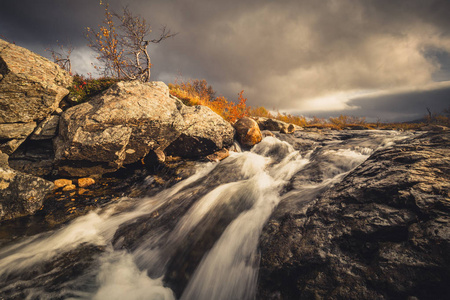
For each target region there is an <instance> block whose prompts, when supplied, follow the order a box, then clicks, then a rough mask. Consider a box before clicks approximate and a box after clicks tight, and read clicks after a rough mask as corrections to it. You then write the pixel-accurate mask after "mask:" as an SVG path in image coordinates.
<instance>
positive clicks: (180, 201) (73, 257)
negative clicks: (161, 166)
mask: <svg viewBox="0 0 450 300" xmlns="http://www.w3.org/2000/svg"><path fill="white" fill-rule="evenodd" d="M407 136H408V134H405V133H398V132H394V131H339V132H328V133H325V134H319V133H315V132H296V133H295V134H294V135H283V134H277V137H266V138H264V139H263V141H262V142H261V143H259V144H258V145H256V146H254V147H253V148H252V149H251V150H250V151H245V152H232V153H231V155H230V157H228V158H227V159H225V160H223V161H221V162H218V163H199V164H198V166H197V169H196V173H195V174H194V175H193V176H191V177H189V178H188V179H186V180H184V181H181V182H179V183H178V184H176V185H174V186H172V187H170V188H168V189H166V190H164V191H162V192H160V193H158V194H157V195H154V196H152V197H144V198H130V197H123V198H122V199H120V201H115V202H113V203H110V204H108V205H107V206H105V207H103V208H101V209H98V210H96V211H91V212H90V213H88V214H87V215H84V216H81V217H78V218H77V219H75V220H73V221H72V222H70V223H69V224H67V225H65V226H63V227H61V228H59V229H57V230H54V231H48V232H44V233H39V234H36V235H34V236H27V237H23V238H19V239H16V240H15V241H14V242H11V243H8V244H7V245H4V246H3V247H2V248H0V299H3V298H4V299H107V300H113V299H197V300H203V299H204V300H209V299H216V300H220V299H254V298H255V294H256V288H257V280H258V266H259V259H260V254H259V251H258V241H259V237H260V235H261V231H262V230H263V228H264V224H265V223H266V221H267V220H268V218H269V217H270V216H271V214H272V213H273V212H274V210H275V209H276V208H277V207H278V205H279V204H280V202H282V203H283V204H284V205H283V207H284V209H288V208H289V205H296V204H298V203H300V202H303V203H304V202H310V201H313V200H314V199H315V198H316V197H317V196H318V195H319V194H320V193H322V192H324V191H326V190H327V189H329V188H330V187H332V186H333V185H334V184H336V183H338V182H339V181H340V180H342V178H343V177H344V176H345V175H346V174H347V173H348V172H349V171H351V170H352V169H353V168H355V167H356V166H358V165H359V164H361V163H362V162H363V161H365V160H366V159H367V158H368V156H369V155H370V154H371V153H372V152H373V151H375V150H376V149H377V148H380V147H387V146H389V145H391V144H393V143H395V142H396V141H398V140H401V139H404V138H405V137H407ZM2 297H3V298H2Z"/></svg>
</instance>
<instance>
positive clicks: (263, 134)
mask: <svg viewBox="0 0 450 300" xmlns="http://www.w3.org/2000/svg"><path fill="white" fill-rule="evenodd" d="M261 134H262V136H263V138H265V137H268V136H271V137H275V134H273V133H272V131H269V130H263V131H261Z"/></svg>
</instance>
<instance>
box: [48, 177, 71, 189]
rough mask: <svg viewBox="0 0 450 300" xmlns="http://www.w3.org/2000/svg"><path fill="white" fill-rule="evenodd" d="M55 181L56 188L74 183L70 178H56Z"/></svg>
mask: <svg viewBox="0 0 450 300" xmlns="http://www.w3.org/2000/svg"><path fill="white" fill-rule="evenodd" d="M53 183H54V184H55V188H62V187H65V186H67V185H72V184H73V182H72V180H70V179H63V178H61V179H56V180H55V181H53Z"/></svg>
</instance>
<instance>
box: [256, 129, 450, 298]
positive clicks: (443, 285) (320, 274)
mask: <svg viewBox="0 0 450 300" xmlns="http://www.w3.org/2000/svg"><path fill="white" fill-rule="evenodd" d="M449 166H450V137H449V135H448V134H445V133H441V134H439V133H430V134H426V135H423V136H420V137H418V138H417V137H416V138H410V139H407V140H405V141H404V142H402V143H401V144H398V145H395V146H392V147H389V148H385V149H382V150H379V151H377V152H375V153H374V154H373V155H372V156H371V157H370V158H369V159H368V160H367V161H366V162H364V163H363V164H362V165H360V166H359V167H357V168H356V169H355V170H354V171H353V172H352V173H350V174H349V175H347V177H346V178H345V179H344V180H343V181H342V182H341V183H339V184H338V185H337V186H335V187H333V188H332V189H331V190H329V191H327V192H326V193H325V194H323V195H322V196H321V197H319V199H318V200H317V201H316V202H312V203H309V204H303V205H299V206H298V207H297V208H296V209H293V210H292V211H290V212H284V213H282V214H280V213H277V211H275V213H274V217H272V218H271V219H270V221H269V223H268V224H267V226H266V227H265V229H264V232H263V235H262V237H261V270H260V280H259V288H258V293H259V295H258V297H257V298H258V299H325V298H326V299H448V298H449V297H450V286H449V284H448V283H449V282H450V192H449V191H450V167H449Z"/></svg>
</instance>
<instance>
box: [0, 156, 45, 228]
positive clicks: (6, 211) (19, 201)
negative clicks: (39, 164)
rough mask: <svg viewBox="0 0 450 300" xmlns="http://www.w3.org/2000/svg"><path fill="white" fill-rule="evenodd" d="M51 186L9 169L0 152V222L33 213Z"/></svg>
mask: <svg viewBox="0 0 450 300" xmlns="http://www.w3.org/2000/svg"><path fill="white" fill-rule="evenodd" d="M53 186H54V185H53V183H52V182H49V181H46V180H44V179H42V178H39V177H36V176H32V175H28V174H24V173H21V172H17V171H15V170H13V169H11V168H10V167H9V166H8V165H7V156H6V155H5V154H4V153H1V152H0V221H4V220H10V219H13V218H17V217H22V216H26V215H31V214H33V213H35V212H36V211H37V210H38V209H39V208H41V206H42V204H43V200H44V197H45V195H47V194H48V193H50V192H51V191H52V189H53Z"/></svg>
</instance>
